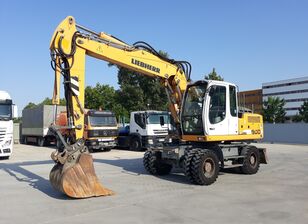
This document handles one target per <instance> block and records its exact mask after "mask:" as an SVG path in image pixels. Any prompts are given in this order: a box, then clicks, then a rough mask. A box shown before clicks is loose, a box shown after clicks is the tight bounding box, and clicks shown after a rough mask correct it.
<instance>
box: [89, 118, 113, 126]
mask: <svg viewBox="0 0 308 224" xmlns="http://www.w3.org/2000/svg"><path fill="white" fill-rule="evenodd" d="M89 121H90V125H91V126H93V127H98V126H115V125H117V121H116V118H115V117H114V116H90V117H89Z"/></svg>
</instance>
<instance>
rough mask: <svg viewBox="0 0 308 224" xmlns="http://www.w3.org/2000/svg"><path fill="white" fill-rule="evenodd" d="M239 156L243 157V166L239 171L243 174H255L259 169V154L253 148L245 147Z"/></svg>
mask: <svg viewBox="0 0 308 224" xmlns="http://www.w3.org/2000/svg"><path fill="white" fill-rule="evenodd" d="M241 155H243V156H245V157H244V159H243V166H242V167H240V170H241V172H242V173H243V174H255V173H257V172H258V170H259V167H260V152H259V150H258V149H257V148H256V147H254V146H247V147H245V148H243V149H242V151H241Z"/></svg>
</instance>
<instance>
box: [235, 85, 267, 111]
mask: <svg viewBox="0 0 308 224" xmlns="http://www.w3.org/2000/svg"><path fill="white" fill-rule="evenodd" d="M238 98H239V106H240V107H242V108H243V107H244V108H247V109H249V110H251V111H252V112H253V113H257V114H261V112H262V89H255V90H249V91H242V92H239V95H238Z"/></svg>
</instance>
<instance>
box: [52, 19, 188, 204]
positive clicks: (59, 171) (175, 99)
mask: <svg viewBox="0 0 308 224" xmlns="http://www.w3.org/2000/svg"><path fill="white" fill-rule="evenodd" d="M50 54H51V58H52V61H51V64H52V67H53V69H54V71H55V82H54V94H53V103H54V104H59V101H60V77H61V75H62V76H63V79H64V82H63V83H64V90H65V91H64V92H65V98H66V104H67V105H66V106H67V119H68V126H69V127H70V129H71V132H70V133H71V135H72V136H71V144H70V145H68V144H65V143H64V145H65V147H64V150H61V151H60V150H57V151H56V152H53V153H52V156H51V157H52V159H53V160H54V161H55V162H56V165H55V166H54V168H53V169H52V171H51V173H50V181H51V183H52V185H53V186H54V187H55V188H56V189H57V190H59V191H61V192H63V193H65V194H67V195H68V196H70V197H74V198H84V197H92V196H103V195H112V194H113V192H112V191H111V190H108V189H106V188H104V187H103V186H102V185H101V184H100V183H99V182H98V178H97V177H96V175H95V172H94V168H93V161H92V156H91V155H89V154H88V153H87V148H86V147H85V146H84V141H83V138H82V137H83V131H84V115H85V111H84V102H85V97H84V95H85V94H84V91H85V58H86V55H88V56H91V57H94V58H97V59H100V60H104V61H107V62H110V63H112V64H115V65H117V66H120V67H125V68H127V69H129V70H132V71H136V72H137V73H138V74H142V75H145V76H149V77H155V78H157V79H159V80H160V82H161V84H162V85H163V86H164V87H165V89H166V92H167V95H168V98H169V108H170V111H171V114H172V116H173V118H174V120H175V122H176V123H179V110H180V107H181V103H182V95H183V93H184V91H185V89H186V86H187V82H188V81H189V79H190V78H189V76H190V71H191V66H190V64H189V63H188V62H186V61H175V60H172V59H168V58H165V57H163V56H161V55H159V53H158V52H156V51H155V50H154V49H153V48H152V47H151V46H149V45H148V44H146V43H144V42H136V43H135V44H134V45H128V44H126V43H124V42H123V41H121V40H119V39H117V38H115V37H113V36H111V35H108V34H105V33H96V32H93V31H91V30H89V29H87V28H85V27H83V26H80V25H78V24H76V22H75V19H74V18H73V17H71V16H69V17H67V18H66V19H64V20H63V21H62V22H61V23H60V24H59V25H58V27H57V28H56V30H55V32H54V34H53V36H52V39H51V42H50ZM52 129H53V130H54V131H55V133H57V135H60V133H59V132H57V131H56V127H52ZM60 139H61V138H60ZM62 139H63V138H62Z"/></svg>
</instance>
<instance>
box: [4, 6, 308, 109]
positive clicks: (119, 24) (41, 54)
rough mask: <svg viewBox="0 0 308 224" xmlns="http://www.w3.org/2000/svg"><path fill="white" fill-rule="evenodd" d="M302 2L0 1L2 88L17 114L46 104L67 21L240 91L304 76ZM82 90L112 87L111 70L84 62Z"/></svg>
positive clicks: (306, 38)
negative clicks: (54, 52) (54, 47)
mask: <svg viewBox="0 0 308 224" xmlns="http://www.w3.org/2000/svg"><path fill="white" fill-rule="evenodd" d="M307 11H308V1H304V0H303V1H297V0H292V1H291V0H289V1H284V0H258V1H252V0H251V1H249V0H241V1H240V0H232V1H231V0H224V1H223V0H220V1H219V0H217V1H206V0H203V1H202V0H201V1H193V0H191V1H176V0H170V1H166V0H165V1H163V0H155V1H141V0H138V1H137V0H131V1H124V0H123V1H120V0H113V1H103V0H102V1H90V0H88V1H56V0H53V1H31V0H27V1H15V0H2V1H1V2H0V26H1V35H0V42H1V54H0V67H1V73H0V77H1V82H0V89H1V90H6V91H8V92H9V93H10V94H11V96H12V97H13V98H14V101H15V103H16V104H17V105H18V107H19V109H20V110H21V109H22V108H23V107H24V106H25V105H26V104H27V103H28V102H30V101H31V102H34V103H39V102H41V101H42V100H43V99H44V98H45V97H51V96H52V91H53V70H52V69H51V67H50V58H49V41H50V38H51V36H52V34H53V32H54V29H55V28H56V26H57V25H58V23H59V22H60V21H61V20H62V19H64V18H65V17H66V16H68V15H72V16H74V17H75V18H76V21H77V23H79V24H81V25H83V26H86V27H88V28H90V29H92V30H94V31H97V32H100V31H104V32H106V33H109V34H112V35H114V36H116V37H118V38H120V39H122V40H124V41H125V42H127V43H130V44H132V43H134V42H136V41H139V40H143V41H145V42H148V43H150V44H151V45H152V46H153V47H154V48H156V49H158V50H164V51H166V52H168V54H169V55H170V56H171V57H172V58H174V59H178V60H187V61H189V62H190V63H191V64H192V66H193V70H192V79H193V80H198V79H203V77H204V75H205V74H208V73H209V72H210V71H211V70H212V68H213V67H215V68H216V71H217V73H218V74H220V75H221V76H223V77H224V79H225V80H226V81H229V82H233V83H236V84H237V85H238V86H239V88H240V90H249V89H256V88H261V85H262V83H263V82H270V81H275V80H279V79H288V78H295V77H302V76H307V75H308V28H307V22H308V13H307ZM86 66H87V67H86V73H87V74H86V84H87V85H95V83H97V82H100V83H102V84H109V85H112V86H114V87H115V88H117V74H116V73H117V71H116V69H115V68H109V67H108V66H107V64H106V62H104V61H99V60H96V59H93V58H90V57H88V58H87V62H86Z"/></svg>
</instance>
